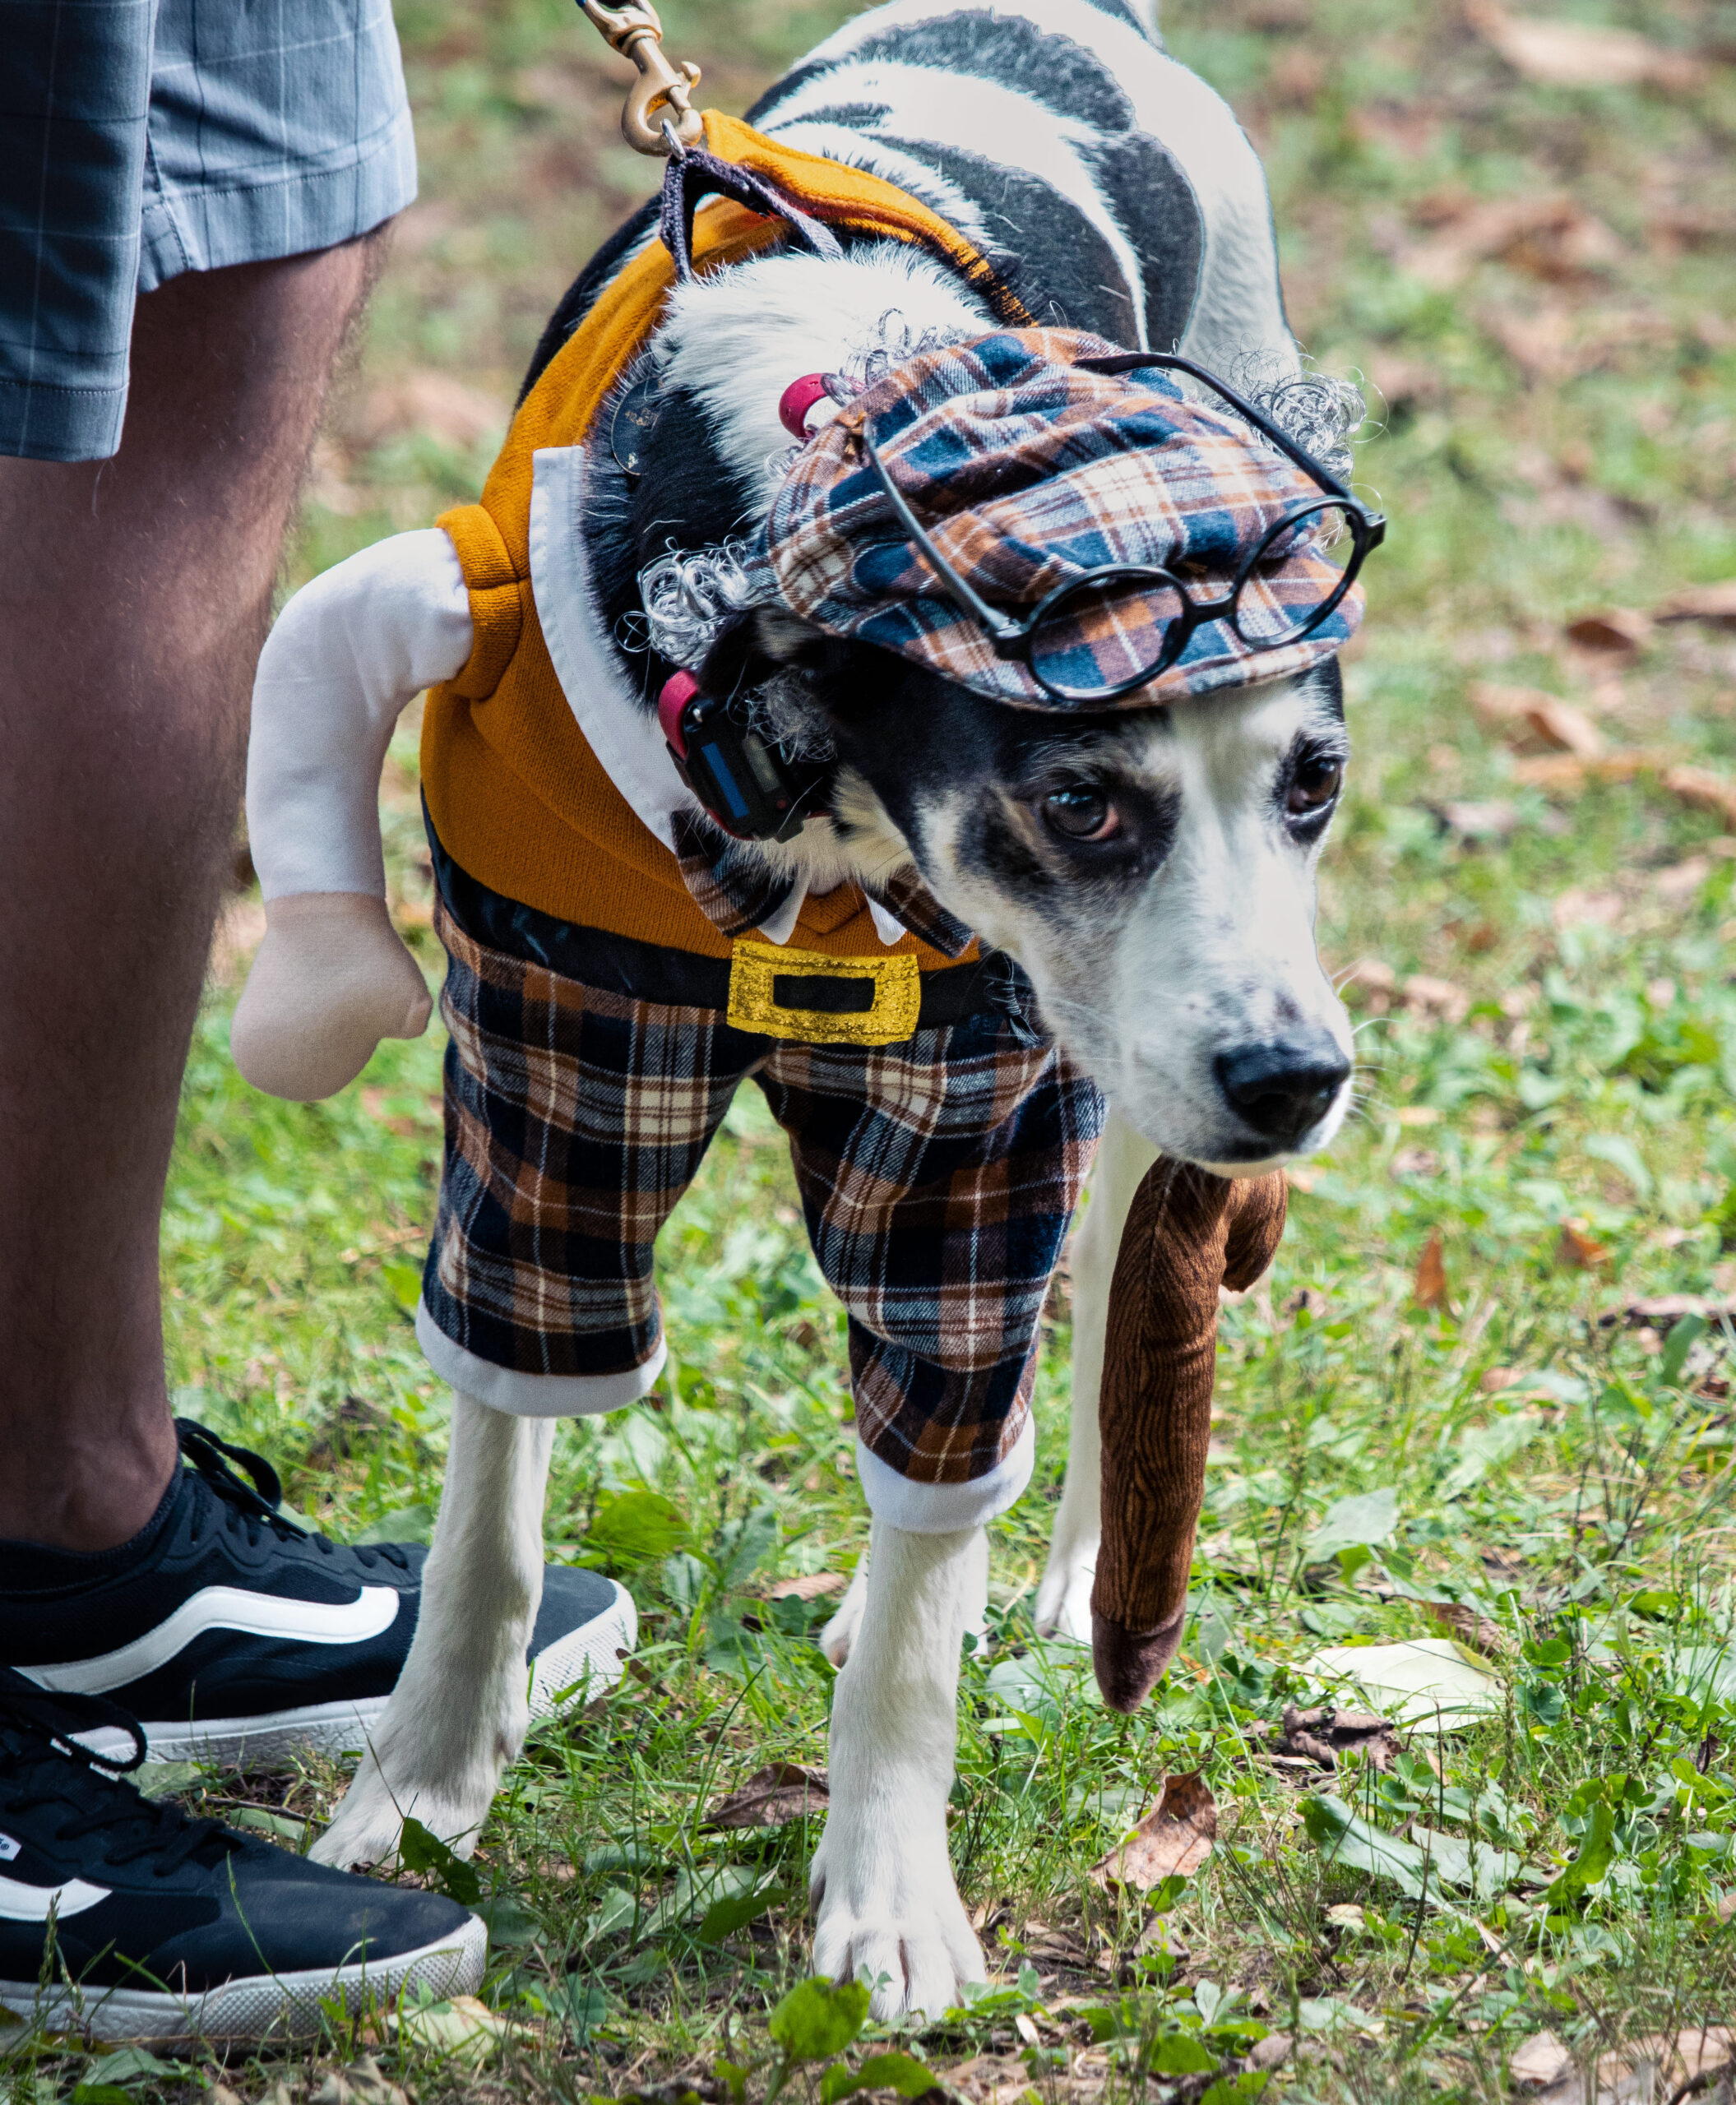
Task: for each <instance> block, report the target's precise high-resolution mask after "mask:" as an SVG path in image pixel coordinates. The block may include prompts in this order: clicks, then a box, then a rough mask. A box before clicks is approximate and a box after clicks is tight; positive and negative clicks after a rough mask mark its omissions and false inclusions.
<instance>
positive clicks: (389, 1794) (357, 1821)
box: [308, 1753, 499, 1871]
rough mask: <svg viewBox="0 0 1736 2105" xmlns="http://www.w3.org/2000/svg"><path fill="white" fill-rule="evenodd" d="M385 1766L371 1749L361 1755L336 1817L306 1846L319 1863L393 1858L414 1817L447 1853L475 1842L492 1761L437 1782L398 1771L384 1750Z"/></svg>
mask: <svg viewBox="0 0 1736 2105" xmlns="http://www.w3.org/2000/svg"><path fill="white" fill-rule="evenodd" d="M385 1760H386V1768H385V1769H384V1770H382V1767H381V1764H380V1762H379V1760H377V1759H376V1758H375V1756H374V1755H373V1754H372V1753H370V1754H368V1755H366V1756H363V1761H362V1765H361V1767H360V1768H359V1770H357V1771H356V1774H355V1780H354V1782H353V1783H351V1784H350V1788H349V1789H348V1790H347V1791H346V1792H345V1793H344V1802H343V1803H342V1804H341V1805H340V1807H338V1810H337V1817H336V1819H335V1820H333V1821H332V1823H331V1826H330V1827H328V1828H327V1829H326V1831H325V1833H324V1834H322V1836H321V1837H320V1839H319V1840H318V1841H317V1842H316V1843H315V1844H314V1845H313V1847H312V1849H311V1850H310V1851H309V1852H308V1853H309V1855H310V1856H312V1857H317V1859H318V1860H319V1862H321V1863H322V1864H336V1866H337V1867H339V1869H340V1870H342V1871H347V1870H348V1869H349V1868H350V1866H351V1865H352V1864H378V1865H381V1866H382V1867H385V1866H390V1865H392V1864H395V1863H396V1862H397V1857H398V1840H399V1837H400V1835H401V1834H403V1832H404V1823H405V1820H406V1819H415V1820H419V1821H420V1822H421V1823H422V1825H424V1827H425V1828H427V1829H428V1832H429V1833H430V1834H437V1835H438V1836H439V1838H440V1839H441V1840H442V1842H444V1843H446V1844H447V1846H448V1847H449V1848H451V1850H452V1852H453V1853H454V1854H455V1855H456V1856H460V1857H468V1856H469V1855H470V1853H471V1851H472V1850H473V1849H474V1848H475V1847H476V1841H477V1837H478V1836H479V1834H480V1833H481V1831H482V1824H483V1822H484V1820H486V1819H487V1817H488V1807H489V1806H490V1804H491V1803H492V1802H493V1797H494V1790H495V1786H496V1784H497V1783H498V1781H499V1771H498V1769H496V1768H494V1767H493V1765H487V1766H485V1767H484V1768H482V1769H480V1770H477V1771H476V1773H475V1774H471V1775H469V1776H466V1777H465V1778H463V1779H461V1781H458V1782H456V1783H454V1782H451V1781H450V1780H448V1781H446V1782H443V1783H441V1784H439V1785H431V1784H426V1783H418V1782H416V1781H414V1780H413V1779H411V1777H410V1774H409V1772H408V1771H407V1770H406V1771H404V1772H402V1780H399V1781H394V1777H395V1776H396V1775H398V1774H400V1772H399V1770H398V1765H396V1764H395V1763H393V1762H392V1760H391V1756H389V1755H388V1756H386V1757H385Z"/></svg>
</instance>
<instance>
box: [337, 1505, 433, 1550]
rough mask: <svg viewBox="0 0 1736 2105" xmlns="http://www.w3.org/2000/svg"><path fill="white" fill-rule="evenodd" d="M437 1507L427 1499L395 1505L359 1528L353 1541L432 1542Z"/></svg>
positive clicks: (352, 1538) (353, 1536) (352, 1537)
mask: <svg viewBox="0 0 1736 2105" xmlns="http://www.w3.org/2000/svg"><path fill="white" fill-rule="evenodd" d="M434 1515H435V1508H434V1507H433V1505H431V1504H429V1503H428V1502H427V1501H421V1502H419V1503H418V1504H416V1505H414V1506H394V1507H393V1508H392V1510H391V1512H389V1513H382V1514H381V1515H379V1516H378V1518H377V1519H376V1520H370V1521H369V1522H368V1525H367V1526H366V1527H365V1528H359V1529H357V1530H356V1532H355V1534H353V1535H352V1536H351V1537H350V1540H351V1542H353V1543H431V1542H432V1541H433V1539H434Z"/></svg>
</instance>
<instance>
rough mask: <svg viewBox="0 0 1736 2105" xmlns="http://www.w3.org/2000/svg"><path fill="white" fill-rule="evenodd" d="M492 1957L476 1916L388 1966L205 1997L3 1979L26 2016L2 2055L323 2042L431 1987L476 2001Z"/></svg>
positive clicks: (14, 2006) (10, 2003)
mask: <svg viewBox="0 0 1736 2105" xmlns="http://www.w3.org/2000/svg"><path fill="white" fill-rule="evenodd" d="M487 1961H488V1930H487V1928H486V1927H485V1926H484V1923H483V1922H482V1920H481V1918H479V1917H478V1916H475V1915H471V1916H470V1917H468V1918H466V1919H465V1924H464V1927H463V1928H462V1929H461V1930H458V1931H456V1932H454V1934H453V1935H452V1936H450V1937H447V1938H443V1939H442V1941H440V1942H439V1943H438V1944H430V1945H423V1946H422V1947H421V1948H420V1949H419V1950H415V1951H406V1952H400V1954H398V1955H396V1957H394V1958H391V1959H380V1960H378V1961H377V1962H373V1963H370V1964H366V1965H361V1966H338V1967H330V1968H320V1969H312V1970H311V1971H308V1972H307V1973H264V1974H259V1975H256V1976H255V1977H254V1978H252V1979H248V1980H242V1981H230V1982H226V1983H225V1985H224V1986H223V1987H220V1988H212V1989H211V1990H209V1991H208V1992H206V1994H204V1995H202V1996H172V1995H167V1994H164V1993H163V1992H160V1991H150V1990H147V1989H144V1988H88V1989H85V1988H78V1987H65V1986H61V1985H56V1986H54V1987H48V1988H40V1987H38V1986H37V1985H36V1983H35V1982H33V1981H31V1982H22V1981H0V2009H3V2010H10V2011H11V2012H12V2015H14V2016H15V2017H18V2018H21V2019H23V2029H22V2030H20V2029H17V2028H15V2027H13V2026H12V2025H7V2026H4V2027H0V2052H4V2051H5V2048H6V2047H8V2046H12V2045H16V2044H21V2043H22V2041H23V2039H24V2038H25V2037H27V2036H29V2035H30V2033H37V2032H49V2033H72V2034H74V2035H76V2037H77V2038H82V2039H89V2040H93V2041H103V2042H113V2041H115V2040H121V2039H127V2040H137V2041H139V2042H141V2043H148V2044H149V2045H150V2046H153V2047H165V2046H187V2045H190V2044H192V2043H195V2042H197V2041H200V2040H214V2041H220V2040H229V2041H234V2042H235V2043H246V2044H250V2045H257V2044H258V2043H262V2042H263V2041H266V2040H289V2039H308V2038H317V2037H318V2036H319V2035H320V2033H322V2031H323V2030H324V2029H326V2026H327V2025H328V2024H333V2023H335V2024H342V2023H343V2022H344V2021H345V2019H353V2018H357V2017H360V2016H363V2015H366V2013H367V2012H368V2010H389V2009H391V2008H392V2007H393V2006H396V2004H397V2002H398V2001H399V2000H400V1998H401V1997H402V1996H404V1995H405V1994H406V1993H409V1994H410V1995H411V1996H414V1995H415V1994H416V1993H417V1992H418V1991H419V1990H422V1989H424V1988H425V1989H426V1990H427V1991H428V1992H429V1993H430V1994H431V1995H433V1996H434V1997H435V1998H436V1999H442V1998H444V1997H447V1996H470V1995H474V1994H475V1992H476V1991H477V1989H478V1988H479V1987H481V1985H482V1976H483V1969H484V1966H485V1964H487ZM328 2013H329V2015H328Z"/></svg>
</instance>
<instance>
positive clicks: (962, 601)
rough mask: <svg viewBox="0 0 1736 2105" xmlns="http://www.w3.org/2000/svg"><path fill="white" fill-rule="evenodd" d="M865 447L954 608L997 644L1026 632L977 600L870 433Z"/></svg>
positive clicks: (865, 435)
mask: <svg viewBox="0 0 1736 2105" xmlns="http://www.w3.org/2000/svg"><path fill="white" fill-rule="evenodd" d="M862 443H863V448H864V450H865V451H866V452H867V454H868V459H869V460H870V461H871V462H872V463H873V469H874V473H875V474H877V476H878V477H879V478H880V487H881V488H882V489H883V490H884V491H885V492H886V494H887V502H889V503H890V504H891V507H892V510H893V511H894V512H895V513H896V516H897V519H898V523H899V525H900V526H902V527H903V529H904V530H905V533H906V534H909V535H910V539H912V540H913V541H914V543H915V544H916V545H917V547H918V548H919V550H920V551H921V552H922V554H923V557H924V559H925V561H926V562H927V563H928V567H929V569H930V570H932V571H933V572H934V575H935V576H937V578H938V579H939V580H940V581H941V583H942V585H943V586H944V587H945V589H946V592H947V597H948V598H949V599H951V602H952V604H954V606H956V608H958V610H959V612H960V613H962V614H968V615H969V616H970V619H971V620H972V621H974V622H981V624H982V626H983V627H984V628H985V629H987V630H988V633H989V634H990V635H991V636H993V637H994V638H995V639H996V640H997V641H1012V638H1013V637H1015V636H1018V635H1020V634H1021V633H1022V631H1021V629H1020V627H1019V624H1018V623H1017V622H1012V621H1008V620H1007V617H1006V616H1005V615H1004V614H1002V613H1000V612H999V611H998V609H997V608H993V607H991V606H990V605H989V604H988V601H987V600H986V599H979V598H978V597H977V595H976V594H975V593H974V591H972V590H971V589H970V586H969V585H967V584H966V583H965V581H964V579H963V578H962V577H961V576H959V574H958V572H957V571H956V570H955V569H954V568H953V567H952V566H951V563H949V562H947V558H946V557H944V556H943V555H942V553H941V552H940V550H939V549H938V548H936V547H935V545H934V544H933V541H931V540H930V539H928V534H927V533H926V532H925V531H924V528H923V525H922V522H921V521H920V520H919V519H918V518H917V516H916V514H915V513H914V511H911V509H910V506H909V505H908V504H906V503H905V500H904V496H903V493H902V492H901V491H900V489H899V488H898V485H897V484H896V483H895V482H894V481H893V480H892V478H891V475H890V474H888V473H887V465H886V463H885V461H883V460H882V459H881V457H880V453H879V449H878V448H877V446H875V444H874V442H873V439H871V438H870V437H868V433H867V431H866V429H864V430H863V433H862Z"/></svg>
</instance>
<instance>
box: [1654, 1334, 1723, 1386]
mask: <svg viewBox="0 0 1736 2105" xmlns="http://www.w3.org/2000/svg"><path fill="white" fill-rule="evenodd" d="M1711 1327H1712V1326H1711V1324H1710V1323H1708V1322H1707V1321H1706V1318H1705V1316H1678V1318H1677V1320H1676V1321H1674V1323H1672V1324H1671V1325H1670V1326H1669V1337H1668V1338H1667V1339H1665V1340H1664V1350H1663V1352H1662V1353H1660V1355H1659V1358H1658V1376H1657V1386H1658V1387H1659V1388H1660V1389H1673V1388H1674V1386H1676V1384H1677V1382H1678V1381H1680V1380H1681V1379H1682V1370H1683V1367H1685V1366H1686V1365H1687V1356H1688V1354H1689V1353H1691V1352H1692V1350H1693V1349H1694V1347H1695V1346H1696V1345H1697V1344H1699V1342H1700V1340H1701V1338H1703V1337H1704V1336H1705V1335H1706V1332H1707V1331H1708V1330H1711Z"/></svg>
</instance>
